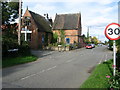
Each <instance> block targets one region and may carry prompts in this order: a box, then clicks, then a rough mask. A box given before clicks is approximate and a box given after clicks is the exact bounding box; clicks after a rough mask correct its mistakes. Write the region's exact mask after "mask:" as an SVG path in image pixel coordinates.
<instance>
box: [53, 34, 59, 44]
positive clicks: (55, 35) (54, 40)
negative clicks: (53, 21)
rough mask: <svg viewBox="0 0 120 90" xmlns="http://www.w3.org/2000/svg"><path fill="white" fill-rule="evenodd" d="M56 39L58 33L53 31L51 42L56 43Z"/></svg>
mask: <svg viewBox="0 0 120 90" xmlns="http://www.w3.org/2000/svg"><path fill="white" fill-rule="evenodd" d="M57 39H58V34H57V33H56V32H55V33H53V40H52V43H56V42H57Z"/></svg>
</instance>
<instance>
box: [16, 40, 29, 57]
mask: <svg viewBox="0 0 120 90" xmlns="http://www.w3.org/2000/svg"><path fill="white" fill-rule="evenodd" d="M18 49H19V51H18V53H19V55H20V56H26V55H30V54H31V52H30V47H29V43H28V42H23V43H22V45H20V46H19V48H18Z"/></svg>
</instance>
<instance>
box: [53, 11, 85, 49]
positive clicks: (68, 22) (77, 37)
mask: <svg viewBox="0 0 120 90" xmlns="http://www.w3.org/2000/svg"><path fill="white" fill-rule="evenodd" d="M52 30H53V33H55V32H56V33H57V34H58V36H60V30H64V32H65V43H66V44H74V43H78V44H79V46H80V47H82V46H83V44H84V42H83V39H82V38H81V32H82V27H81V14H80V13H74V14H56V17H55V20H54V24H53V29H52ZM58 41H59V40H58Z"/></svg>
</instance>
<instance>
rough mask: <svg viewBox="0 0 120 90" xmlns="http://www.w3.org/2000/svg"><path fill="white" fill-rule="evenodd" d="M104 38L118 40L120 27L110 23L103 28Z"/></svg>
mask: <svg viewBox="0 0 120 90" xmlns="http://www.w3.org/2000/svg"><path fill="white" fill-rule="evenodd" d="M105 36H106V37H107V38H108V39H110V40H118V39H120V25H119V24H117V23H111V24H109V25H108V26H107V27H106V28H105Z"/></svg>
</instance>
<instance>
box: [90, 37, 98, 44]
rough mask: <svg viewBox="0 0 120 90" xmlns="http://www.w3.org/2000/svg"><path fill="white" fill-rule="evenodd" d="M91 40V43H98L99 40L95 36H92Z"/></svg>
mask: <svg viewBox="0 0 120 90" xmlns="http://www.w3.org/2000/svg"><path fill="white" fill-rule="evenodd" d="M91 41H92V43H94V44H98V42H99V41H98V39H97V38H96V37H92V39H91Z"/></svg>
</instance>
